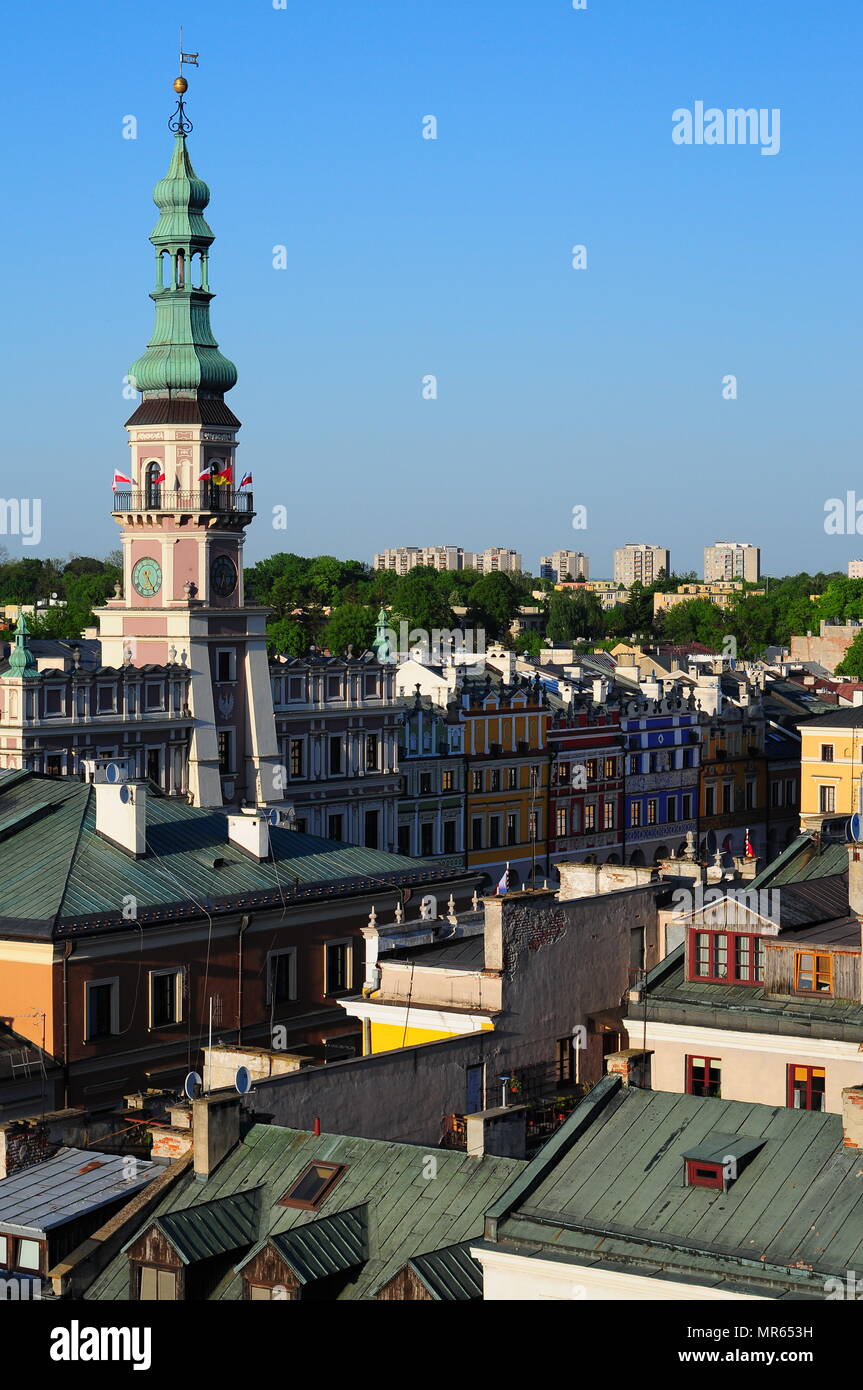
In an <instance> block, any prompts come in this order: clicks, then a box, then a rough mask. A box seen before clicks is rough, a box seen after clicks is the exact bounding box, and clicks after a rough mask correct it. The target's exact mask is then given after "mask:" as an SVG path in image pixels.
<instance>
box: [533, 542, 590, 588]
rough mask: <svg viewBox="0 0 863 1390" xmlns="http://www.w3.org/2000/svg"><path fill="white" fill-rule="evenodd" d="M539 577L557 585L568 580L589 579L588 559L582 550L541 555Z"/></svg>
mask: <svg viewBox="0 0 863 1390" xmlns="http://www.w3.org/2000/svg"><path fill="white" fill-rule="evenodd" d="M539 577H540V579H551V580H553V581H554V583H555V584H559V583H562V582H563V581H564V580H566V579H589V578H590V574H589V561H588V558H587V556H586V555H583V554H582V552H581V551H580V550H555V551H554V553H553V554H551V555H540V557H539Z"/></svg>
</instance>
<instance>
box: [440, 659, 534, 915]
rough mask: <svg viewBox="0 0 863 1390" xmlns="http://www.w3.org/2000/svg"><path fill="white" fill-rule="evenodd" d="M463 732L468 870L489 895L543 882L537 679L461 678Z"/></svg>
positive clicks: (460, 710)
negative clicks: (504, 886) (505, 885)
mask: <svg viewBox="0 0 863 1390" xmlns="http://www.w3.org/2000/svg"><path fill="white" fill-rule="evenodd" d="M459 699H460V702H461V707H460V709H459V718H460V719H461V721H462V724H463V725H464V755H465V772H466V791H465V826H466V858H467V867H468V868H470V869H473V870H476V871H477V872H479V873H481V874H482V875H483V876H484V882H485V886H486V887H487V888H491V889H492V890H493V889H494V888H495V887H496V885H497V884H498V883H499V882H500V880H501V878H502V876H503V874H504V873H505V872H506V866H507V864H508V865H509V886H510V888H518V887H520V886H522V885H524V884H535V883H539V884H540V885H541V884H542V883H543V882H544V880H545V879H546V878H547V877H548V874H549V870H550V864H549V857H548V851H549V838H548V837H549V792H550V765H551V753H550V751H549V747H548V737H547V734H548V726H549V724H550V722H551V710H550V709H549V705H548V697H547V695H546V692H545V690H544V689H543V688H542V686H541V684H540V682H539V678H538V677H537V678H536V679H534V680H530V679H528V678H527V677H525V676H516V677H515V678H514V679H513V681H512V682H507V681H506V680H501V679H498V680H497V681H495V680H494V679H493V677H492V675H490V674H489V675H487V676H486V677H485V678H484V679H482V678H479V677H470V676H467V677H465V678H464V680H463V681H462V683H461V685H460V687H459Z"/></svg>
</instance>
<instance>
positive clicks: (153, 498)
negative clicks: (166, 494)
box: [146, 462, 163, 507]
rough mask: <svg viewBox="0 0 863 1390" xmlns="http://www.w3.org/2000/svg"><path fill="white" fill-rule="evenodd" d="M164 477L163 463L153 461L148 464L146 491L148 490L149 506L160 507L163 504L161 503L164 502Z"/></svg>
mask: <svg viewBox="0 0 863 1390" xmlns="http://www.w3.org/2000/svg"><path fill="white" fill-rule="evenodd" d="M162 477H163V473H162V465H161V463H156V462H153V463H148V464H147V471H146V492H147V506H148V507H159V506H161V503H162V486H161V480H162Z"/></svg>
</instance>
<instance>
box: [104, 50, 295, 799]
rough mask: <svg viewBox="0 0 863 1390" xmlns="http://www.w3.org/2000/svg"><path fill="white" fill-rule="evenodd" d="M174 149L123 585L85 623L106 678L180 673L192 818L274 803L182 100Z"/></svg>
mask: <svg viewBox="0 0 863 1390" xmlns="http://www.w3.org/2000/svg"><path fill="white" fill-rule="evenodd" d="M187 85H188V84H187V83H186V80H185V78H184V77H182V76H181V77H179V78H177V80H176V81H175V83H174V89H175V91H176V92H177V93H178V96H179V100H178V102H177V109H176V111H175V113H174V116H173V117H172V119H171V120H170V122H169V128H170V129H171V130H172V131H173V133H174V150H173V154H172V157H171V162H170V165H169V167H168V171H167V173H166V175H165V177H164V178H163V179H160V180H159V182H158V183H157V184H156V187H155V189H154V190H153V200H154V202H155V204H156V207H157V208H158V210H159V218H158V221H157V223H156V226H155V228H154V229H153V232H152V233H151V236H150V241H151V242H152V243H153V246H154V248H155V262H156V263H155V288H154V289H153V290H152V292H151V295H150V298H151V299H152V300H153V301H154V303H155V305H156V322H155V328H154V331H153V336H152V338H151V339H150V342H149V344H148V346H147V350H146V352H145V353H144V354H143V356H141V357H139V358H138V360H137V361H136V362H135V363H134V364H133V365H132V367H131V368H130V369H129V380H130V384H131V385H132V387H133V389H134V390H136V391H138V392H140V396H141V399H140V404H139V405H138V408H137V409H136V410H135V411H134V413H133V414H132V415H131V416H130V418H129V419H128V420H127V422H126V428H127V430H128V432H129V446H130V455H131V456H130V463H129V468H128V473H127V474H124V473H119V474H118V475H116V477H115V484H114V498H113V509H112V510H113V514H114V519H115V520H116V521H117V523H118V525H119V527H120V535H121V542H122V550H123V585H122V592H118V593H117V596H116V597H115V598H114V599H111V600H109V601H108V603H107V604H106V605H105V606H104V607H103V608H101V609H99V610H98V617H99V622H100V635H101V641H102V662H103V664H104V665H105V666H114V667H119V666H121V665H124V664H125V665H133V666H150V665H153V666H164V665H166V664H170V663H180V664H182V665H185V666H187V667H188V668H189V670H190V673H191V682H190V696H189V707H190V712H191V716H192V720H193V725H192V734H191V740H190V746H189V769H188V788H189V792H190V795H191V797H192V800H193V801H194V802H195V804H196V805H199V806H223V805H237V804H241V803H243V802H245V803H247V804H252V805H259V804H262V803H266V802H278V801H281V800H282V799H283V795H284V793H283V790H282V788H283V777H282V772H281V769H280V767H279V761H280V759H279V751H278V744H277V740H276V728H275V718H274V714H273V699H272V688H271V684H270V672H269V662H268V659H267V649H266V616H267V611H266V609H263V608H257V607H250V606H247V605H246V602H245V597H244V593H243V542H244V540H245V533H246V527H247V526H248V525H249V523H250V522H251V521H252V519H253V516H254V511H253V503H252V493H251V486H250V482H249V484H247V485H243V481H244V480H243V477H242V475H240V474H239V473H238V469H237V461H236V454H237V448H238V443H237V432H238V430H239V428H240V422H239V420H238V419H237V417H236V416H235V415H234V413H233V411H232V410H231V408H230V406H229V405H227V403H226V401H225V393H226V392H227V391H229V390H230V389H231V387H232V386H233V385H234V384H235V383H236V380H237V369H236V367H235V366H234V364H233V362H230V361H229V360H228V358H227V357H225V356H223V354H222V353H221V352H220V351H219V347H218V344H217V343H216V340H215V338H214V337H213V332H212V329H211V327H210V302H211V300H212V299H213V294H212V291H211V290H210V281H209V257H210V247H211V246H212V244H213V240H214V238H213V233H212V232H211V230H210V227H209V225H208V223H207V221H206V218H205V217H204V210H205V208H206V206H207V204H208V202H209V200H210V190H209V189H208V187H207V185H206V184H205V183H204V181H203V179H200V178H199V177H198V176H197V174H196V173H195V171H194V169H193V167H192V162H191V159H190V158H189V151H188V148H187V136H188V134H189V132H190V131H191V129H192V126H191V122H190V121H189V119H188V117H187V116H186V113H185V105H184V101H183V97H184V94H185V92H186V88H187Z"/></svg>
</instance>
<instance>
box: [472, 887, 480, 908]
mask: <svg viewBox="0 0 863 1390" xmlns="http://www.w3.org/2000/svg"><path fill="white" fill-rule="evenodd" d="M470 905H471V907H472V908H473V910H474V912H477V911H478V910H479V896H478V894H477V891H476V889H475V888H474V890H473V897H472V898H471V900H470Z"/></svg>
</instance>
